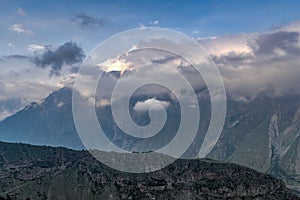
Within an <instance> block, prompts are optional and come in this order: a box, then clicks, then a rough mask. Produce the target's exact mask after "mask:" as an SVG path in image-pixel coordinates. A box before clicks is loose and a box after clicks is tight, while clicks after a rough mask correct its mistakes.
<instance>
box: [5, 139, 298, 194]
mask: <svg viewBox="0 0 300 200" xmlns="http://www.w3.org/2000/svg"><path fill="white" fill-rule="evenodd" d="M0 152H1V153H0V196H6V195H9V196H11V197H12V198H14V199H26V198H27V199H39V200H41V199H55V200H60V199H72V200H76V199H78V200H85V199H88V200H90V199H220V200H221V199H274V200H275V199H293V200H295V199H300V198H299V197H298V196H296V195H295V194H294V193H293V192H292V191H291V190H289V189H287V188H286V187H285V185H284V183H283V181H280V180H278V179H275V178H273V177H271V176H270V175H266V174H263V173H259V172H257V171H255V170H252V169H249V168H246V167H242V166H239V165H236V164H228V163H227V164H226V163H219V162H215V161H212V160H177V161H176V162H175V163H173V164H171V165H169V166H168V167H166V168H164V169H161V170H159V171H155V172H152V173H146V174H129V173H124V172H119V171H115V170H112V169H110V168H108V167H106V166H104V165H102V164H101V163H99V162H98V161H96V160H95V159H94V158H93V157H92V156H90V155H89V153H88V152H86V151H73V150H68V149H65V148H54V147H38V146H31V145H24V144H9V143H2V142H0Z"/></svg>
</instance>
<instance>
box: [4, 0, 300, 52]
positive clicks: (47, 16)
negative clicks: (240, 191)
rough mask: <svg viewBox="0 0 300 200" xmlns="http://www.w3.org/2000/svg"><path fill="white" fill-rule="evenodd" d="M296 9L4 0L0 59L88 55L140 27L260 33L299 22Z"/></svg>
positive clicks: (202, 33) (233, 1)
mask: <svg viewBox="0 0 300 200" xmlns="http://www.w3.org/2000/svg"><path fill="white" fill-rule="evenodd" d="M299 8H300V2H299V1H276V0H275V1H274V0H273V1H271V0H270V1H268V0H265V1H259V0H252V1H237V0H229V1H159V0H152V1H150V0H148V1H146V0H141V1H130V0H125V1H124V0H123V1H115V0H112V1H89V0H88V1H76V3H75V2H74V1H33V0H22V1H13V0H12V1H6V0H4V1H1V2H0V29H1V32H0V44H1V47H0V51H1V54H2V55H3V54H5V55H7V54H13V53H26V50H27V46H28V45H30V44H44V45H59V44H61V43H63V42H66V41H75V42H78V43H80V44H81V45H82V47H83V48H84V49H85V50H86V51H89V50H90V49H92V48H93V47H94V46H95V45H96V44H97V43H99V42H100V41H102V40H104V39H105V38H107V37H109V36H110V35H112V34H114V33H118V32H120V31H124V30H127V29H130V28H136V27H139V26H140V25H145V26H159V27H165V28H172V29H175V30H179V31H181V32H184V33H186V34H188V35H190V36H194V37H209V36H220V35H224V34H232V33H241V32H258V31H263V30H266V29H269V28H272V27H276V26H279V25H282V24H286V23H289V22H291V21H295V20H298V19H299V18H300V12H299ZM20 11H21V12H20ZM22 11H23V13H22ZM80 13H83V14H85V15H87V16H90V17H92V18H95V19H105V20H106V21H105V22H104V24H103V25H101V26H97V27H80V26H78V24H76V23H74V22H72V19H73V18H74V17H75V16H76V15H78V14H80ZM153 22H156V23H155V24H153ZM13 24H22V26H23V28H24V29H26V30H29V31H31V32H32V33H33V34H18V33H14V32H12V31H11V30H9V27H10V26H11V25H13ZM8 44H11V45H8ZM12 47H13V48H12Z"/></svg>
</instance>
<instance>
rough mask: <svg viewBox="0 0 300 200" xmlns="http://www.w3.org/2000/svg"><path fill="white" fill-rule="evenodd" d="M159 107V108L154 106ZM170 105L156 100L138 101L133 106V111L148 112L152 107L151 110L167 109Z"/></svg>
mask: <svg viewBox="0 0 300 200" xmlns="http://www.w3.org/2000/svg"><path fill="white" fill-rule="evenodd" d="M155 105H160V106H155ZM169 105H170V103H169V102H167V101H160V100H157V99H156V98H151V99H147V100H145V101H138V102H136V104H135V105H134V107H133V109H134V110H135V111H148V110H149V109H150V108H151V107H152V106H154V107H152V109H160V108H161V107H164V108H167V107H168V106H169Z"/></svg>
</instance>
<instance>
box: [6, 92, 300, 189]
mask: <svg viewBox="0 0 300 200" xmlns="http://www.w3.org/2000/svg"><path fill="white" fill-rule="evenodd" d="M198 97H199V101H200V110H201V116H205V117H204V118H201V122H200V124H199V126H200V128H199V132H198V135H197V137H196V139H195V141H194V143H193V148H190V149H189V150H188V151H187V154H188V155H192V156H195V155H197V149H198V148H199V147H200V144H201V143H202V142H201V141H202V139H203V136H204V135H203V133H205V132H206V130H207V127H208V124H209V116H210V101H209V98H208V95H207V93H206V92H205V91H200V92H199V94H198ZM147 98H152V97H150V96H143V95H141V96H136V97H134V98H133V99H132V101H131V102H130V104H131V106H132V107H133V105H134V103H135V102H137V101H144V100H145V99H147ZM157 98H158V99H161V100H168V101H170V98H169V97H168V95H162V96H158V97H157ZM71 101H72V89H71V88H68V87H65V88H62V89H60V90H58V91H55V92H53V93H52V94H50V95H49V96H48V97H47V98H46V99H44V100H43V101H41V102H40V103H32V104H30V105H28V106H27V107H25V108H24V109H23V110H22V111H20V112H18V113H16V114H15V115H13V116H11V117H9V118H6V119H5V120H3V121H2V122H0V140H2V141H11V142H25V143H31V144H38V145H52V146H64V147H69V148H73V149H81V148H83V146H82V144H81V142H80V140H79V137H78V135H77V132H76V129H75V126H74V122H73V116H72V110H71V109H72V108H71V106H72V105H71ZM227 103H228V107H227V116H226V121H225V126H224V129H223V133H222V135H221V137H220V139H219V141H218V143H217V145H216V146H215V147H214V149H213V150H212V152H211V153H210V154H209V155H208V157H209V158H212V159H215V160H219V161H227V162H233V163H238V164H242V165H245V166H247V167H251V168H253V169H256V170H258V171H261V172H268V173H271V174H274V175H275V176H277V177H280V178H282V179H283V180H285V181H286V182H287V184H288V186H289V187H293V188H295V189H297V190H299V191H300V177H299V176H298V174H299V172H300V161H299V154H300V145H299V142H300V137H299V131H300V96H293V95H290V96H284V97H277V98H271V97H267V96H260V97H257V98H256V99H254V100H253V101H251V102H242V101H235V100H233V99H231V98H228V101H227ZM176 106H177V107H176ZM97 111H98V116H97V117H98V119H99V121H100V123H101V126H102V128H104V129H105V131H106V133H107V136H108V137H109V138H110V139H111V140H112V141H113V142H114V143H115V144H117V145H119V146H120V147H122V148H126V149H128V150H132V151H136V149H135V148H138V149H139V146H136V145H135V141H128V140H126V139H124V134H122V131H121V130H120V129H118V127H117V125H116V124H115V123H114V120H113V117H112V114H111V111H110V107H109V105H105V106H101V107H98V108H97ZM167 112H168V114H169V116H170V117H171V118H168V121H167V123H166V125H165V126H164V129H163V130H162V132H161V133H160V136H159V138H154V139H153V143H149V141H145V142H144V143H143V142H140V144H141V146H146V147H147V148H149V149H151V147H154V148H155V147H156V146H155V145H157V146H162V145H164V144H166V143H167V142H168V141H169V140H170V139H171V138H172V137H173V136H174V135H173V134H174V133H176V131H177V129H178V123H179V120H180V118H179V116H180V113H178V105H177V104H176V102H172V106H169V108H168V109H167ZM131 114H132V117H133V119H134V120H135V121H136V122H137V123H138V124H141V125H143V124H147V123H149V116H148V115H147V113H146V114H145V113H139V112H131ZM190 120H192V119H190ZM149 144H151V145H152V146H150V147H149V146H147V145H149Z"/></svg>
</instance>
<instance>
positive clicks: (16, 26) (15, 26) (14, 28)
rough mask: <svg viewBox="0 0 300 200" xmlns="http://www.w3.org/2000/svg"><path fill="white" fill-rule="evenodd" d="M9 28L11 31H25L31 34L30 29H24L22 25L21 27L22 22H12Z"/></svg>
mask: <svg viewBox="0 0 300 200" xmlns="http://www.w3.org/2000/svg"><path fill="white" fill-rule="evenodd" d="M9 30H11V31H13V32H17V33H19V34H20V33H25V34H27V35H32V34H33V32H32V31H30V30H28V29H25V28H24V27H23V25H22V24H13V25H11V26H10V27H9Z"/></svg>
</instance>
